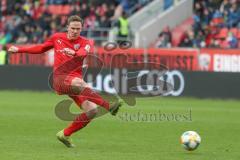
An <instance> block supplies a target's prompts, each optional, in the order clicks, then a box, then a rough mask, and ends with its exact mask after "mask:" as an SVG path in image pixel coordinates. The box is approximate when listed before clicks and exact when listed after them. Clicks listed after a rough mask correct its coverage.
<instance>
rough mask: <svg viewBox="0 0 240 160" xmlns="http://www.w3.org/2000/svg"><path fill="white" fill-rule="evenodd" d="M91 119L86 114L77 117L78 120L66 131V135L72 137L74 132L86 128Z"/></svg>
mask: <svg viewBox="0 0 240 160" xmlns="http://www.w3.org/2000/svg"><path fill="white" fill-rule="evenodd" d="M90 121H91V119H89V118H88V117H87V115H86V113H82V114H80V115H79V116H77V117H76V119H75V120H74V121H73V122H72V124H70V125H69V126H68V127H67V128H65V129H64V135H65V136H70V135H71V134H73V133H74V132H76V131H78V130H80V129H82V128H84V127H85V126H86V125H87V124H88V123H89V122H90Z"/></svg>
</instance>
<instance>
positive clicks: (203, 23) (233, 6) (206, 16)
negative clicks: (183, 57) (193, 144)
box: [155, 0, 240, 48]
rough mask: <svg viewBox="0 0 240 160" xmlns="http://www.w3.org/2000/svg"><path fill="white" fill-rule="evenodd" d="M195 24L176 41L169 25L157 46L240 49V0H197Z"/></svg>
mask: <svg viewBox="0 0 240 160" xmlns="http://www.w3.org/2000/svg"><path fill="white" fill-rule="evenodd" d="M192 20H193V21H192V26H191V27H190V29H188V30H187V31H186V32H185V33H184V34H182V36H181V37H180V40H179V43H177V44H173V43H172V42H173V40H172V31H171V29H170V28H169V27H166V28H165V29H164V30H163V31H162V32H161V33H160V34H159V38H158V40H157V41H156V43H155V47H158V48H161V47H172V46H178V47H196V48H238V47H240V1H239V0H195V1H194V14H193V17H192Z"/></svg>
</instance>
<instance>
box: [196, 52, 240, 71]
mask: <svg viewBox="0 0 240 160" xmlns="http://www.w3.org/2000/svg"><path fill="white" fill-rule="evenodd" d="M199 70H201V71H213V72H240V50H238V49H201V50H200V55H199Z"/></svg>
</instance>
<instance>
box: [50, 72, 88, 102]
mask: <svg viewBox="0 0 240 160" xmlns="http://www.w3.org/2000/svg"><path fill="white" fill-rule="evenodd" d="M74 78H82V77H79V76H54V77H53V89H54V90H55V91H56V92H57V94H59V95H64V94H65V95H68V96H69V97H70V98H72V99H73V100H74V102H75V103H76V104H77V105H78V106H81V104H82V103H83V102H84V101H86V100H87V99H86V97H83V96H81V95H75V94H74V93H73V91H72V87H71V84H72V80H73V79H74Z"/></svg>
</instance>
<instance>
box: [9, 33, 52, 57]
mask: <svg viewBox="0 0 240 160" xmlns="http://www.w3.org/2000/svg"><path fill="white" fill-rule="evenodd" d="M53 47H54V43H53V36H51V37H50V38H49V39H48V40H46V41H45V42H44V43H42V44H35V45H29V46H27V47H26V46H19V47H18V46H11V47H9V49H8V52H10V53H30V54H41V53H44V52H46V51H48V50H49V49H51V48H53Z"/></svg>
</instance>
